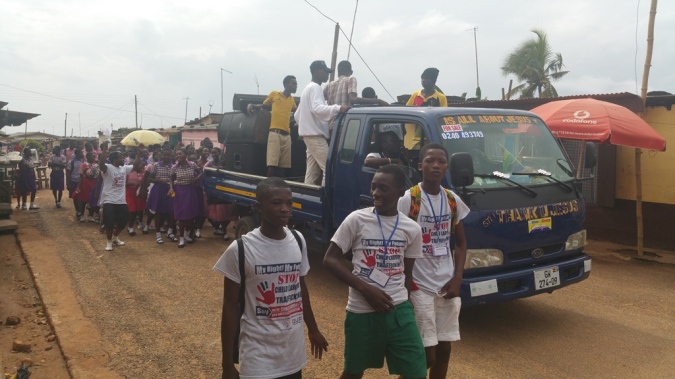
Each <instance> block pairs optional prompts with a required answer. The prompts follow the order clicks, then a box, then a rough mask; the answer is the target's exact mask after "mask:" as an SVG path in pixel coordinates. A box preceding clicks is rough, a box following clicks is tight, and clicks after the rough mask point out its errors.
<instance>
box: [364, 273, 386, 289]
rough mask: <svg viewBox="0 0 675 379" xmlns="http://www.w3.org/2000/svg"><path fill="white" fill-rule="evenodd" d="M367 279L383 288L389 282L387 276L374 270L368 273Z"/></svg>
mask: <svg viewBox="0 0 675 379" xmlns="http://www.w3.org/2000/svg"><path fill="white" fill-rule="evenodd" d="M368 279H370V280H372V281H373V282H375V283H377V285H379V286H380V287H382V288H384V287H386V286H387V283H388V282H389V275H387V274H385V273H384V272H382V271H380V270H378V269H376V268H373V270H372V271H371V272H370V275H368Z"/></svg>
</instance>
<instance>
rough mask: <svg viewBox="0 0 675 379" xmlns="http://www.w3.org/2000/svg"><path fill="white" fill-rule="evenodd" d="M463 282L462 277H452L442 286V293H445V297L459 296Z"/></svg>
mask: <svg viewBox="0 0 675 379" xmlns="http://www.w3.org/2000/svg"><path fill="white" fill-rule="evenodd" d="M461 284H462V279H459V278H457V277H454V278H452V279H450V281H448V282H447V283H445V285H444V286H443V288H441V291H440V293H445V295H443V298H445V299H452V298H453V297H458V296H459V287H460V285H461Z"/></svg>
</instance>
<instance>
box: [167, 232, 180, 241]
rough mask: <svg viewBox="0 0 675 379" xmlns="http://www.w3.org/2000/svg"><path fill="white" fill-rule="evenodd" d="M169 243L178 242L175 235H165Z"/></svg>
mask: <svg viewBox="0 0 675 379" xmlns="http://www.w3.org/2000/svg"><path fill="white" fill-rule="evenodd" d="M166 236H167V237H168V238H169V239H170V240H171V241H173V242H178V237H176V235H175V234H167V235H166Z"/></svg>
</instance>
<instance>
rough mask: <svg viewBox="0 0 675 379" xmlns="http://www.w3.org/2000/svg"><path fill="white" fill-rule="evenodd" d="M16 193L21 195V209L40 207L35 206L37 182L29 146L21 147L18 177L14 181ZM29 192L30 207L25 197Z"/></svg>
mask: <svg viewBox="0 0 675 379" xmlns="http://www.w3.org/2000/svg"><path fill="white" fill-rule="evenodd" d="M16 189H17V195H20V196H21V202H22V205H21V209H23V210H26V209H30V210H35V209H40V208H39V207H37V206H35V192H36V191H37V184H36V180H35V162H33V158H31V151H30V147H26V148H24V149H23V159H21V162H19V177H18V179H17V181H16ZM28 193H30V207H28V208H27V207H26V198H27V197H28Z"/></svg>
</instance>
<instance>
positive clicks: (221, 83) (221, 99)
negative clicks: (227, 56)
mask: <svg viewBox="0 0 675 379" xmlns="http://www.w3.org/2000/svg"><path fill="white" fill-rule="evenodd" d="M223 71H225V72H227V73H228V74H230V75H233V74H232V71H228V70H226V69H224V68H221V69H220V113H225V111H224V108H223Z"/></svg>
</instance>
